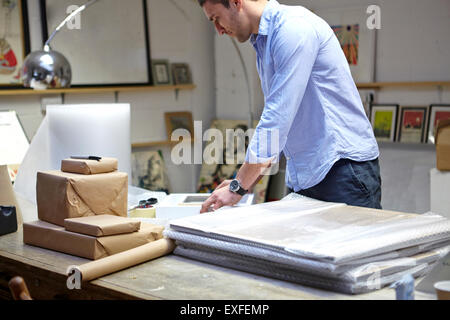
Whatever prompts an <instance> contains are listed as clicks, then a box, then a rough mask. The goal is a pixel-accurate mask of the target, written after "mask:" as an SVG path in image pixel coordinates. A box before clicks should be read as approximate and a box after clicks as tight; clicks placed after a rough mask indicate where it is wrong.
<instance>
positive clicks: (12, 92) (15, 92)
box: [0, 84, 196, 96]
mask: <svg viewBox="0 0 450 320" xmlns="http://www.w3.org/2000/svg"><path fill="white" fill-rule="evenodd" d="M195 88H196V86H195V85H194V84H180V85H162V86H129V87H128V86H112V87H84V88H83V87H74V88H64V89H47V90H33V89H25V88H24V89H0V96H19V95H45V94H62V93H64V94H65V93H102V92H132V91H134V92H136V91H167V90H175V91H177V90H193V89H195Z"/></svg>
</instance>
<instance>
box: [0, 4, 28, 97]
mask: <svg viewBox="0 0 450 320" xmlns="http://www.w3.org/2000/svg"><path fill="white" fill-rule="evenodd" d="M17 3H18V5H19V10H20V12H19V16H20V19H21V27H22V30H21V31H22V32H21V38H22V39H21V42H22V52H23V56H21V59H20V60H21V62H22V63H23V61H24V60H25V57H26V56H27V55H28V54H29V53H30V32H29V24H28V6H27V0H18V1H17ZM18 68H19V70H16V71H15V72H20V69H21V68H22V65H18ZM20 76H21V74H20ZM2 89H8V90H10V89H23V84H22V80H21V79H20V81H19V82H17V83H1V81H0V90H2Z"/></svg>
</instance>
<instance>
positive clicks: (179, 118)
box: [164, 111, 194, 140]
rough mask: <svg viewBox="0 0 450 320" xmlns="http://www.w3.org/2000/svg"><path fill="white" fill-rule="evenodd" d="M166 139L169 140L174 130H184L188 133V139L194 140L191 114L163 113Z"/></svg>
mask: <svg viewBox="0 0 450 320" xmlns="http://www.w3.org/2000/svg"><path fill="white" fill-rule="evenodd" d="M164 118H165V121H166V130H167V139H168V140H171V136H172V132H173V131H174V130H176V129H186V130H187V131H189V134H190V138H191V139H192V140H193V139H194V122H193V120H192V113H191V112H189V111H180V112H165V113H164Z"/></svg>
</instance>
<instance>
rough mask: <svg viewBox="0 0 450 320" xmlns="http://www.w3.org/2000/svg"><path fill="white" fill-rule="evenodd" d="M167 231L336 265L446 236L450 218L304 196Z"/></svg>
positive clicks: (184, 222)
mask: <svg viewBox="0 0 450 320" xmlns="http://www.w3.org/2000/svg"><path fill="white" fill-rule="evenodd" d="M170 227H171V229H173V230H175V231H179V232H184V233H189V234H192V235H199V236H203V237H207V238H211V239H216V240H221V241H225V242H229V243H236V244H245V245H248V246H250V247H253V248H260V249H266V250H270V251H272V252H279V253H284V254H289V255H291V256H294V257H302V258H307V259H310V260H315V261H321V262H327V263H332V264H335V265H343V264H355V263H356V264H358V263H359V261H361V259H365V258H368V257H372V256H376V255H383V254H387V257H389V254H390V253H391V252H392V251H398V250H403V249H405V248H410V247H414V246H421V245H427V244H432V243H437V242H445V241H449V240H450V220H449V219H446V218H444V217H442V216H439V215H433V214H430V215H417V214H408V213H400V212H393V211H386V210H377V209H368V208H361V207H353V206H347V205H345V204H338V203H327V202H322V201H317V200H312V199H309V198H306V197H302V198H298V199H293V200H283V201H277V202H269V203H263V204H258V205H253V206H248V207H240V208H232V209H226V210H219V211H216V212H213V213H207V214H202V215H197V216H192V217H186V218H182V219H177V220H172V221H171V224H170Z"/></svg>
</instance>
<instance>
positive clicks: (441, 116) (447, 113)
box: [427, 104, 450, 143]
mask: <svg viewBox="0 0 450 320" xmlns="http://www.w3.org/2000/svg"><path fill="white" fill-rule="evenodd" d="M446 119H450V104H431V105H430V116H429V117H428V125H427V142H428V143H434V133H435V130H436V126H437V123H438V121H439V120H446Z"/></svg>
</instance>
